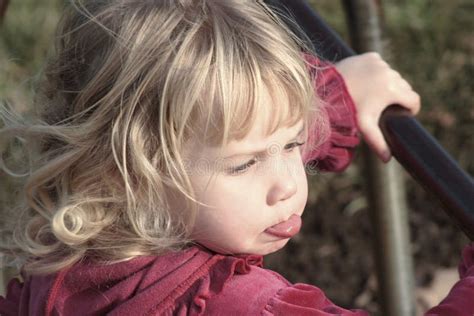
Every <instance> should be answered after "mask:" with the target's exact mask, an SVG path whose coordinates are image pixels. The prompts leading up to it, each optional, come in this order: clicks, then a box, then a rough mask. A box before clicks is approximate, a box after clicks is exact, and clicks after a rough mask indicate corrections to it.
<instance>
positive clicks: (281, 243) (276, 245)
mask: <svg viewBox="0 0 474 316" xmlns="http://www.w3.org/2000/svg"><path fill="white" fill-rule="evenodd" d="M289 240H290V238H285V239H279V240H276V241H273V242H271V243H269V245H268V248H267V249H265V250H264V251H262V253H259V255H262V256H266V255H269V254H271V253H274V252H276V251H278V250H280V249H281V248H283V247H285V245H286V244H287V243H288V241H289Z"/></svg>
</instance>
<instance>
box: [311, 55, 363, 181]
mask: <svg viewBox="0 0 474 316" xmlns="http://www.w3.org/2000/svg"><path fill="white" fill-rule="evenodd" d="M305 59H306V61H307V62H308V63H309V64H310V65H311V67H310V71H311V73H312V75H313V76H314V77H315V78H316V79H315V85H316V87H315V90H316V92H317V94H318V96H319V97H320V98H321V100H322V101H323V106H322V107H321V108H320V111H316V112H315V114H314V115H315V117H314V119H313V120H311V122H312V125H311V126H310V127H309V135H308V146H307V148H306V149H305V150H303V153H304V155H303V162H304V163H305V164H306V165H307V166H308V167H311V168H314V169H317V170H320V171H336V172H337V171H342V170H344V169H345V168H346V167H347V166H348V165H349V164H350V162H351V160H352V157H353V154H354V149H355V147H356V146H357V145H358V144H359V137H358V130H359V128H358V125H357V119H356V108H355V105H354V101H353V100H352V98H351V96H350V94H349V92H348V90H347V87H346V84H345V83H344V79H343V78H342V77H341V75H340V74H339V73H338V72H337V70H336V68H335V67H334V66H333V65H331V64H329V63H325V62H322V61H321V60H319V59H318V58H316V57H314V56H311V55H305ZM321 116H323V117H322V118H321ZM324 121H329V125H330V131H329V132H330V134H329V137H328V138H327V140H326V141H324V142H322V143H321V137H322V135H321V130H322V129H321V126H319V124H321V122H323V123H324ZM320 143H321V144H320ZM318 144H319V145H318ZM312 147H313V148H312Z"/></svg>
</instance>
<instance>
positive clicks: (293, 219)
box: [265, 214, 302, 238]
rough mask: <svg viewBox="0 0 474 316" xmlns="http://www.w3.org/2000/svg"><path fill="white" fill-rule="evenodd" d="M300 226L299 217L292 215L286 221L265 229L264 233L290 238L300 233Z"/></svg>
mask: <svg viewBox="0 0 474 316" xmlns="http://www.w3.org/2000/svg"><path fill="white" fill-rule="evenodd" d="M301 224H302V221H301V216H299V215H297V214H293V215H291V216H290V218H288V220H286V221H283V222H280V223H278V224H276V225H273V226H271V227H268V228H267V229H265V233H267V234H270V235H273V236H276V237H281V238H291V237H293V236H294V235H296V234H297V233H298V232H299V231H300V229H301Z"/></svg>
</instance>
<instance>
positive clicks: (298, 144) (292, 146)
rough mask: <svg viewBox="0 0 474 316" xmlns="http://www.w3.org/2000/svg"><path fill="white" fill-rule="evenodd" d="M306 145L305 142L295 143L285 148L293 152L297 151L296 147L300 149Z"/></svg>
mask: <svg viewBox="0 0 474 316" xmlns="http://www.w3.org/2000/svg"><path fill="white" fill-rule="evenodd" d="M304 144H305V142H301V143H299V142H294V143H290V144H288V145H286V146H285V149H286V150H288V151H290V152H292V151H293V149H295V148H296V147H300V146H303V145H304Z"/></svg>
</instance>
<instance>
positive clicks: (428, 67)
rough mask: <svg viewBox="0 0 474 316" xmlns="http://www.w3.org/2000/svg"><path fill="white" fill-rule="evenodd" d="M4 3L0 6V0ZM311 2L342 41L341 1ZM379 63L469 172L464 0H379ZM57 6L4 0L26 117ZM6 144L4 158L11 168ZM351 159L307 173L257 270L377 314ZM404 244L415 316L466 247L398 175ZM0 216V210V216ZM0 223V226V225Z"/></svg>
mask: <svg viewBox="0 0 474 316" xmlns="http://www.w3.org/2000/svg"><path fill="white" fill-rule="evenodd" d="M2 1H3V2H4V3H5V0H0V3H2ZM309 2H310V3H311V5H312V6H313V7H314V8H315V9H316V10H317V11H318V12H319V13H320V14H321V15H322V16H323V17H324V18H325V19H326V21H327V22H328V23H329V24H330V25H331V26H333V27H334V28H335V29H336V30H337V32H338V33H339V34H341V35H342V36H343V38H346V39H347V37H348V33H347V24H346V20H345V14H344V9H343V6H342V4H341V1H334V0H313V1H309ZM381 2H382V6H383V9H384V16H383V20H384V24H385V28H384V34H385V38H386V43H385V51H386V55H385V58H386V59H387V60H388V61H389V62H390V63H391V64H392V66H393V67H394V68H395V69H397V70H398V71H399V72H400V73H401V74H402V75H403V76H404V77H406V78H407V79H408V81H409V82H410V83H411V84H412V86H413V87H414V89H415V90H416V91H417V92H418V93H419V94H420V95H421V96H422V103H423V108H422V111H421V113H420V114H419V116H418V118H419V120H420V121H421V123H422V124H423V125H424V126H425V127H426V128H427V130H429V131H430V132H431V133H432V134H433V135H434V136H435V137H436V138H437V139H438V140H439V142H440V143H441V144H442V145H443V146H444V147H445V149H446V150H447V151H448V152H449V153H451V155H452V156H453V157H454V158H455V159H456V160H457V161H458V162H459V163H460V165H461V166H462V167H463V169H465V170H467V171H468V172H469V173H470V174H473V173H474V160H473V159H472V157H473V154H474V137H473V136H474V125H473V122H474V107H473V106H472V98H473V96H474V93H473V89H472V79H473V74H474V60H473V58H474V57H473V56H474V54H473V53H474V33H473V19H472V16H474V15H473V13H474V1H472V0H451V1H441V0H383V1H381ZM63 4H64V0H43V1H36V0H12V1H10V3H9V6H8V10H7V11H6V14H5V16H4V18H3V21H1V25H0V99H1V100H7V101H8V102H9V103H11V104H12V105H14V106H15V108H16V109H17V111H19V112H22V113H24V114H25V115H30V113H31V112H32V111H31V110H34V109H31V100H32V98H33V95H34V94H33V88H34V83H35V80H36V78H37V75H38V73H39V72H40V71H41V67H42V64H43V62H44V60H45V57H46V56H47V54H48V52H49V51H50V50H51V49H52V40H53V36H54V29H55V25H56V23H57V21H58V19H59V16H60V11H61V8H62V6H63ZM0 11H1V10H0ZM21 156H22V155H21V153H20V152H18V150H16V147H15V144H12V148H11V150H10V152H9V155H8V160H9V161H10V163H11V164H12V165H13V166H14V165H15V164H17V163H18V162H19V161H21V158H20V157H21ZM360 166H361V163H360V154H356V162H355V163H354V164H352V166H351V167H350V168H349V169H348V170H347V171H346V172H345V173H343V174H337V175H336V174H319V175H315V176H310V177H309V181H310V193H309V201H308V204H307V207H306V211H305V214H304V216H303V223H304V225H303V229H302V231H301V233H300V234H299V235H297V236H296V237H295V238H293V239H292V240H291V241H290V243H289V244H288V246H287V247H285V248H284V249H283V250H281V251H279V252H277V253H275V254H272V255H270V256H268V257H266V258H265V264H266V266H267V267H268V268H272V269H275V270H277V271H278V272H280V273H281V274H283V275H284V276H285V277H286V278H288V279H289V280H290V281H291V282H304V283H310V284H314V285H317V286H318V287H320V288H322V289H323V291H324V292H325V293H326V294H327V296H328V297H329V298H330V299H331V300H332V301H334V302H335V303H336V304H338V305H341V306H343V307H346V308H364V309H366V310H368V311H369V312H371V313H373V314H374V315H380V306H379V303H378V296H377V293H378V292H377V281H376V277H375V266H374V258H373V255H372V253H373V251H372V239H373V230H372V228H371V225H370V223H369V219H368V211H367V201H366V197H365V193H364V177H365V175H364V173H363V172H362V168H360ZM406 178H407V181H406V190H407V197H408V205H409V211H410V212H409V222H410V240H411V242H412V254H413V257H414V264H415V284H416V287H417V302H418V309H419V310H418V312H419V313H421V312H422V311H424V310H426V309H427V308H428V307H429V306H432V305H434V304H436V303H438V302H439V301H440V300H441V299H442V298H443V297H444V296H445V295H446V294H447V290H448V289H449V288H450V287H451V285H452V283H453V282H454V281H455V279H456V278H457V271H456V267H457V264H458V262H459V258H460V253H461V249H462V247H463V246H464V245H465V244H467V242H468V240H467V238H466V237H464V235H463V234H462V233H461V232H460V231H459V230H458V229H457V227H454V226H453V224H452V223H451V221H450V220H449V218H448V217H447V216H446V215H445V214H444V212H443V211H442V209H441V208H440V206H439V205H438V203H437V202H436V201H435V200H434V199H433V197H432V196H431V195H430V194H428V193H426V192H424V191H423V189H422V188H420V187H419V186H418V185H417V184H416V183H415V182H414V181H413V180H411V179H410V178H409V176H406ZM18 183H19V182H18V181H17V180H15V179H12V178H10V177H8V176H7V175H6V174H4V173H2V172H1V171H0V207H1V209H5V208H7V207H9V205H11V203H14V201H15V199H16V196H17V194H18V188H19V185H18ZM0 214H1V213H0ZM0 220H1V219H0ZM1 293H3V291H2V289H0V294H1Z"/></svg>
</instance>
